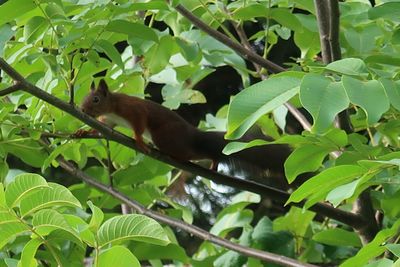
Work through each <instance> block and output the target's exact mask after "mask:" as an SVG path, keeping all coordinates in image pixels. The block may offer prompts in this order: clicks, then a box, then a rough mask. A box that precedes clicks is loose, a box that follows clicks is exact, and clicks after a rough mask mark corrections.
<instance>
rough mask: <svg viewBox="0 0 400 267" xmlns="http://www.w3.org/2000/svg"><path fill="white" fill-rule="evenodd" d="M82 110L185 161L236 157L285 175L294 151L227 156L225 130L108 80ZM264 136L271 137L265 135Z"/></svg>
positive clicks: (279, 148) (262, 149) (269, 149)
mask: <svg viewBox="0 0 400 267" xmlns="http://www.w3.org/2000/svg"><path fill="white" fill-rule="evenodd" d="M81 110H82V111H83V112H84V113H86V114H88V115H89V116H92V117H95V118H99V120H100V121H101V122H103V123H106V124H107V125H109V126H110V127H114V126H116V125H117V124H122V125H125V126H128V127H130V128H132V129H133V132H134V139H135V140H136V143H137V145H138V147H139V149H140V150H142V151H143V152H145V153H146V152H149V147H148V146H147V145H146V144H145V142H144V140H143V135H144V134H145V133H148V134H149V135H150V139H151V141H152V143H153V144H154V145H155V146H156V147H157V148H158V149H159V150H160V151H161V152H162V153H164V154H167V155H169V156H171V157H173V158H175V159H178V160H182V161H187V160H201V159H210V160H212V162H213V166H214V167H216V166H217V164H218V163H223V162H225V163H227V164H229V162H232V160H233V161H239V162H243V163H244V165H247V166H248V165H254V166H256V167H257V168H259V169H262V170H265V171H267V172H268V173H274V174H278V175H281V177H284V170H283V164H284V162H285V160H286V158H287V157H288V156H289V154H290V152H291V150H290V148H289V147H288V146H286V145H277V144H271V145H266V146H259V147H253V148H249V149H246V150H243V151H240V152H238V153H235V154H232V155H230V156H227V155H225V154H223V153H222V150H223V148H224V147H225V145H226V144H227V143H228V140H225V139H224V132H218V131H201V130H200V129H198V128H197V127H195V126H193V125H192V124H190V123H188V122H187V121H185V120H184V119H183V118H182V117H181V116H179V115H178V114H177V113H176V112H174V111H172V110H170V109H168V108H166V107H164V106H162V105H160V104H158V103H156V102H153V101H151V100H147V99H142V98H138V97H135V96H129V95H126V94H122V93H114V92H110V91H109V89H108V86H107V84H106V82H105V81H104V79H101V80H100V82H99V85H98V87H97V89H96V88H95V87H94V86H93V85H92V87H91V91H90V93H89V94H88V95H87V96H86V97H85V99H84V101H83V103H82V105H81ZM251 139H253V138H252V137H251V136H245V137H243V138H242V139H241V140H240V141H250V140H251ZM264 139H266V140H271V139H270V138H269V137H265V136H264ZM239 165H243V164H239ZM284 180H285V179H284Z"/></svg>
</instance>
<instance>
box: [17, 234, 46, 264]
mask: <svg viewBox="0 0 400 267" xmlns="http://www.w3.org/2000/svg"><path fill="white" fill-rule="evenodd" d="M43 242H44V241H43V240H41V239H39V238H34V239H31V240H30V241H29V242H28V243H26V244H25V246H24V249H23V250H22V253H21V260H20V261H19V263H18V267H25V266H26V267H36V266H37V261H36V259H35V254H36V251H37V250H38V248H39V246H40V245H41V244H42V243H43Z"/></svg>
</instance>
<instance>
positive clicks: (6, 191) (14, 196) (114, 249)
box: [0, 173, 170, 266]
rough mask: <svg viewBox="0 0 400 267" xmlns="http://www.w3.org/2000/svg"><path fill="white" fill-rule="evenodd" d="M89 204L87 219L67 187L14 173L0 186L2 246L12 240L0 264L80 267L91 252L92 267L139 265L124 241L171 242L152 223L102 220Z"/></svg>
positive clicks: (140, 219)
mask: <svg viewBox="0 0 400 267" xmlns="http://www.w3.org/2000/svg"><path fill="white" fill-rule="evenodd" d="M87 206H88V208H90V210H91V213H92V214H91V216H90V214H88V213H86V212H85V210H83V209H82V206H81V203H80V202H79V201H78V200H77V199H76V198H75V197H74V196H73V195H72V193H71V192H70V191H69V190H68V189H67V188H65V187H64V186H62V185H59V184H55V183H47V182H46V180H45V179H44V178H43V177H41V176H39V175H37V174H29V173H25V174H20V175H17V176H16V177H14V179H13V181H12V182H10V183H9V184H8V185H7V186H6V187H5V188H4V186H3V184H0V231H1V242H0V248H3V247H4V246H6V244H7V243H8V242H10V241H13V242H12V245H10V246H9V247H8V249H7V250H6V251H7V253H2V256H1V258H2V260H1V262H0V265H1V266H38V262H47V263H49V264H51V265H54V266H81V265H82V262H84V260H85V257H86V253H87V252H89V253H90V255H92V256H93V261H94V264H95V266H110V265H116V264H117V265H120V266H140V264H139V261H138V259H137V258H136V257H135V256H134V255H133V254H132V252H131V251H130V250H129V249H128V248H126V247H125V246H122V245H121V243H122V242H123V241H126V240H135V241H139V242H146V243H150V244H155V245H161V246H165V245H167V244H168V243H169V242H170V241H169V239H168V236H167V233H166V232H165V231H164V229H163V228H162V227H161V226H160V225H159V224H158V223H157V222H156V221H154V220H153V219H150V218H148V217H146V216H143V215H137V214H131V215H119V216H114V217H112V218H109V219H108V220H106V221H104V222H103V220H104V213H103V212H102V210H101V209H99V208H98V207H96V206H95V205H94V204H93V203H92V202H90V201H89V202H88V203H87ZM89 217H90V221H89V222H87V220H88V218H89ZM88 248H90V250H88ZM40 265H41V266H42V264H40Z"/></svg>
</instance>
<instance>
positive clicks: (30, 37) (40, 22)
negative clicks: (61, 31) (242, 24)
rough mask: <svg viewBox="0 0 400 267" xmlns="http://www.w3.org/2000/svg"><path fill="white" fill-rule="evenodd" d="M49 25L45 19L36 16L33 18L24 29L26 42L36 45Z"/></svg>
mask: <svg viewBox="0 0 400 267" xmlns="http://www.w3.org/2000/svg"><path fill="white" fill-rule="evenodd" d="M48 27H49V25H48V22H47V20H46V19H45V18H44V17H39V16H35V17H33V18H31V19H30V20H29V21H28V22H27V23H26V24H25V27H24V38H25V42H27V43H28V44H29V43H34V42H35V41H36V40H37V39H39V38H40V37H41V36H42V34H43V33H44V32H45V31H46V30H47V29H48Z"/></svg>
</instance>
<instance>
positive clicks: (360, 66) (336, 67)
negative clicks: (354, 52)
mask: <svg viewBox="0 0 400 267" xmlns="http://www.w3.org/2000/svg"><path fill="white" fill-rule="evenodd" d="M325 68H326V69H327V70H331V71H335V72H338V73H341V74H345V75H355V76H361V75H367V74H368V70H367V66H365V63H364V61H362V60H361V59H359V58H345V59H341V60H337V61H334V62H332V63H329V64H328V65H327V66H326V67H325Z"/></svg>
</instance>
